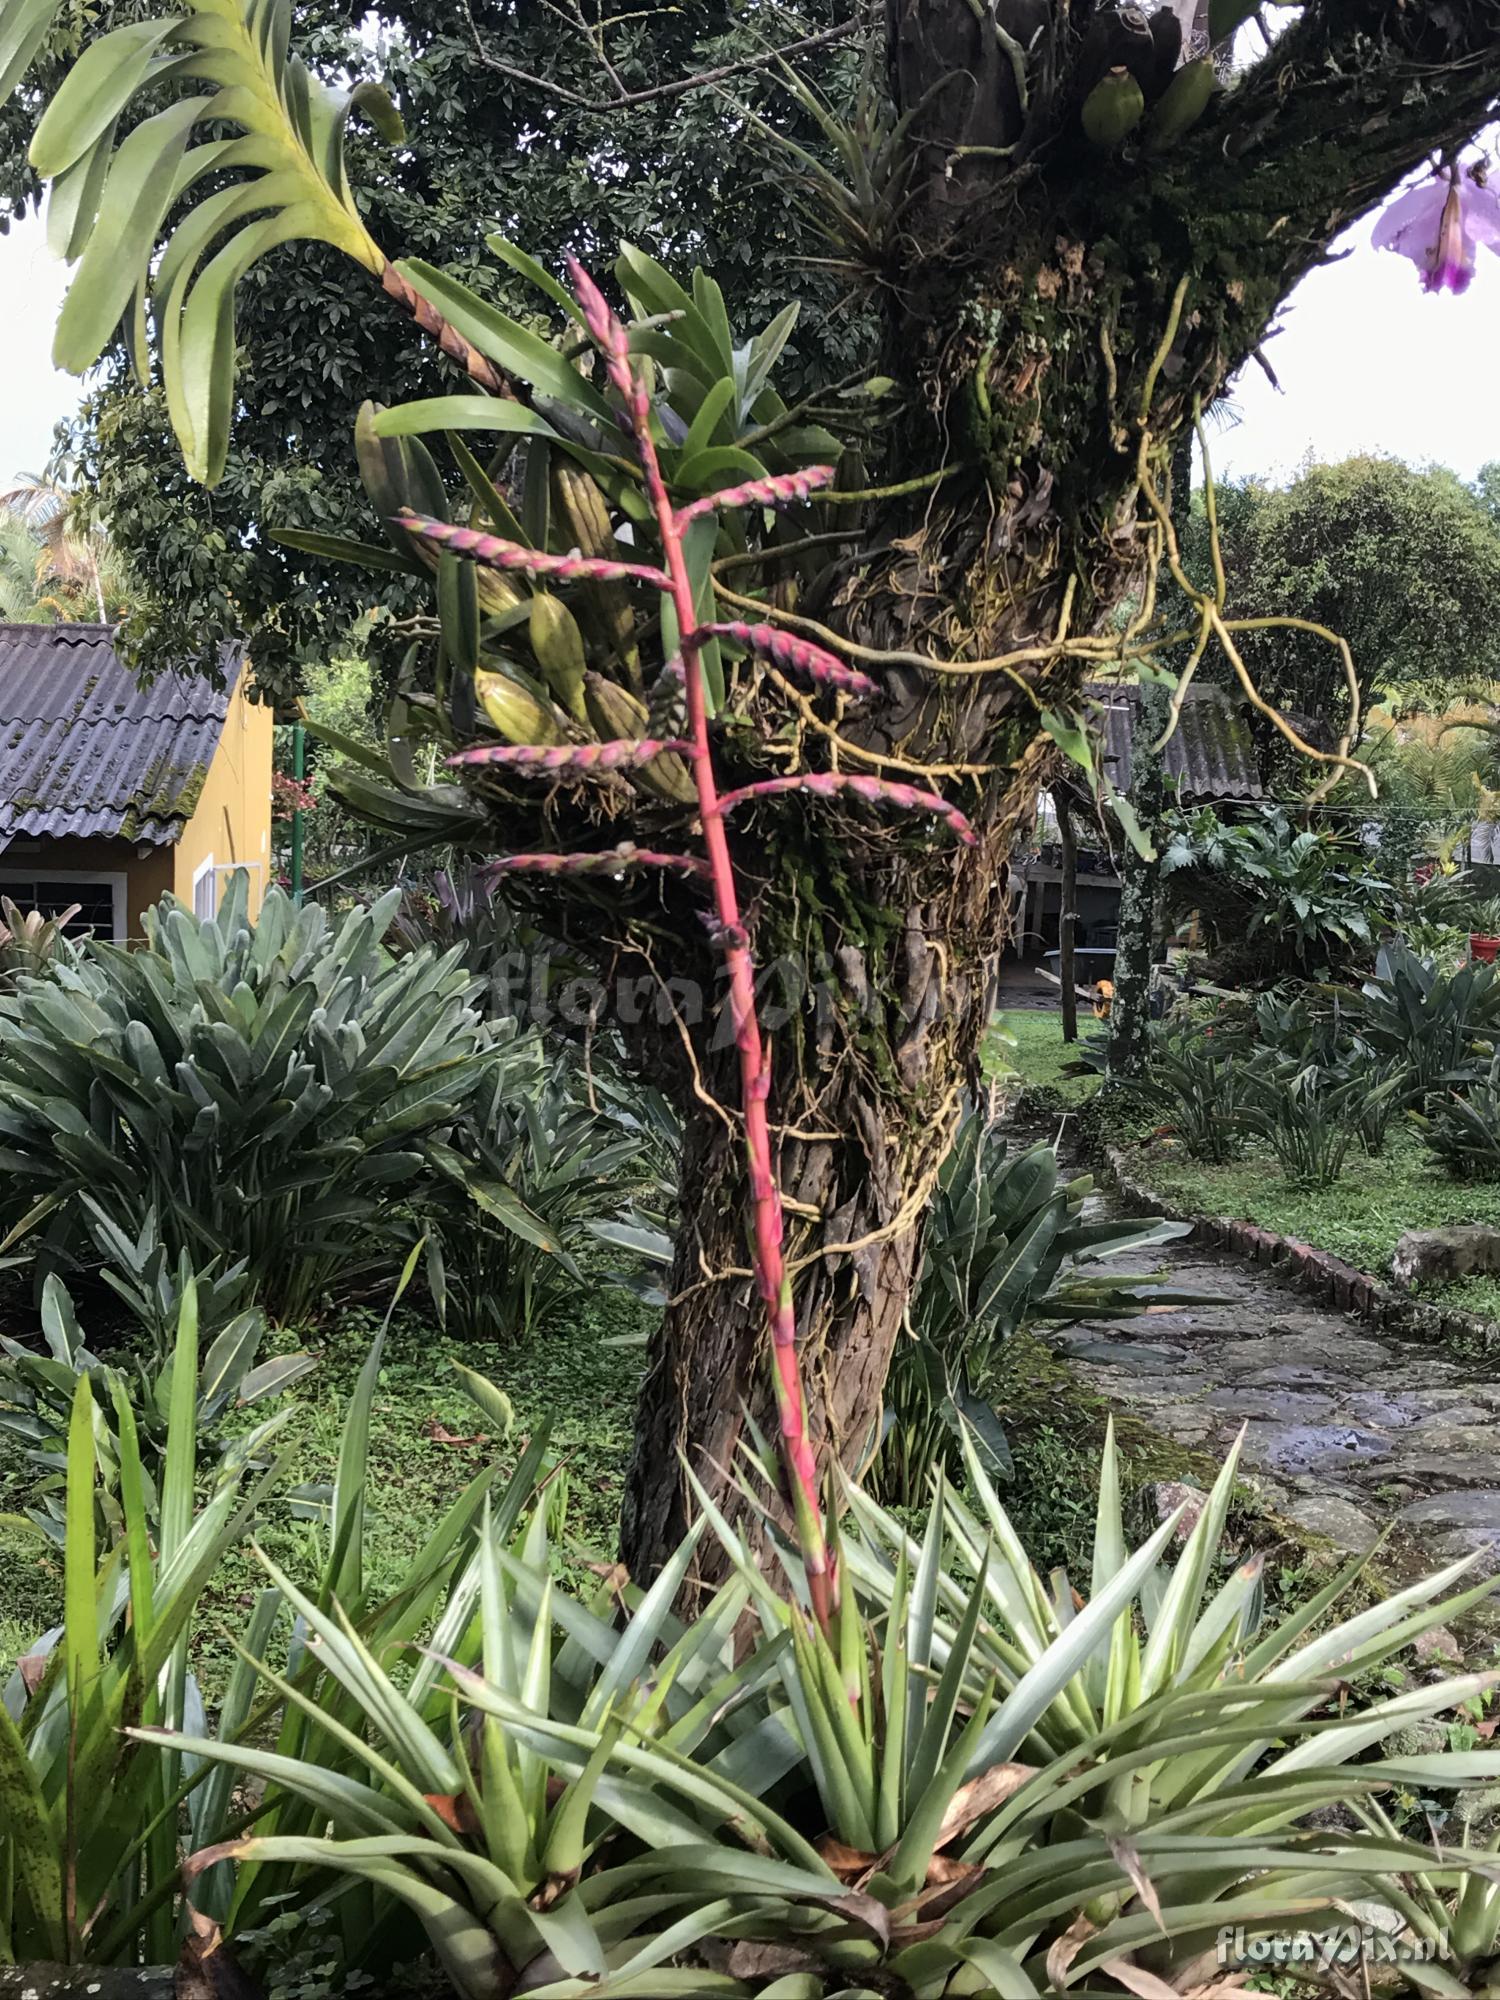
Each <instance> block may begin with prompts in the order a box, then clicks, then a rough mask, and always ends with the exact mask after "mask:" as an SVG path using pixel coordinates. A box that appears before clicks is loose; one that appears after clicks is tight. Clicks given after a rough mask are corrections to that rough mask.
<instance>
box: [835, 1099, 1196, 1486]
mask: <svg viewBox="0 0 1500 2000" xmlns="http://www.w3.org/2000/svg"><path fill="white" fill-rule="evenodd" d="M1006 1150H1007V1149H1006V1142H1005V1140H1004V1138H1003V1137H1002V1136H1001V1134H1000V1133H999V1132H998V1131H996V1130H995V1129H994V1128H993V1127H992V1126H990V1125H989V1124H988V1122H987V1120H986V1118H985V1117H984V1115H983V1113H982V1112H980V1111H978V1110H976V1109H972V1108H971V1109H969V1110H968V1111H966V1112H965V1114H964V1117H963V1120H962V1122H961V1123H960V1125H959V1129H958V1136H957V1139H956V1140H955V1142H954V1146H953V1150H952V1151H951V1152H950V1153H949V1155H948V1158H947V1159H946V1160H945V1161H944V1163H943V1168H942V1172H941V1174H940V1175H939V1178H938V1185H937V1189H936V1191H935V1194H934V1197H933V1201H932V1204H931V1207H930V1209H929V1211H928V1216H927V1225H926V1230H925V1233H924V1236H923V1249H922V1267H921V1270H920V1272H919V1273H918V1277H917V1283H916V1287H915V1290H914V1292H913V1296H912V1304H911V1310H910V1313H909V1314H908V1317H907V1325H906V1327H905V1329H904V1330H903V1334H902V1337H901V1339H900V1340H899V1342H898V1343H897V1347H896V1351H895V1354H894V1355H893V1357H892V1362H891V1372H890V1375H889V1377H888V1378H887V1382H886V1408H885V1412H884V1417H883V1422H882V1432H881V1438H880V1441H879V1445H878V1449H877V1450H876V1451H875V1452H874V1453H873V1454H872V1460H873V1462H872V1466H871V1485H872V1490H873V1491H875V1492H877V1493H878V1494H880V1496H881V1497H882V1498H883V1499H885V1500H886V1501H887V1502H888V1504H890V1505H892V1506H902V1507H913V1506H920V1505H921V1504H922V1501H923V1499H924V1497H925V1495H926V1493H927V1490H928V1487H929V1484H930V1481H931V1475H932V1472H933V1469H934V1468H935V1467H936V1466H938V1465H940V1464H944V1463H947V1462H949V1461H952V1460H955V1459H956V1454H957V1449H958V1441H959V1439H960V1437H961V1436H962V1434H963V1431H964V1427H965V1426H967V1427H968V1429H969V1432H970V1433H971V1434H972V1436H973V1438H974V1440H975V1447H976V1449H977V1450H978V1451H979V1452H980V1454H981V1456H982V1457H983V1459H984V1462H985V1464H986V1466H987V1467H988V1469H989V1471H990V1472H991V1474H993V1475H998V1476H999V1477H1002V1478H1008V1477H1009V1476H1010V1475H1011V1473H1012V1471H1013V1467H1012V1464H1011V1456H1010V1447H1009V1445H1008V1443H1007V1442H1006V1438H1005V1433H1004V1430H1003V1428H1002V1426H1001V1423H1000V1421H999V1419H998V1417H997V1416H996V1414H995V1411H994V1409H993V1408H992V1407H991V1404H992V1401H993V1398H994V1395H995V1392H996V1387H997V1381H998V1379H999V1378H1000V1374H1001V1370H1002V1368H1003V1360H1002V1353H1001V1350H1002V1349H1003V1347H1004V1346H1005V1343H1006V1342H1007V1341H1008V1340H1009V1339H1010V1338H1011V1337H1012V1335H1013V1334H1015V1333H1016V1332H1017V1331H1018V1330H1019V1329H1020V1328H1021V1327H1023V1326H1025V1325H1027V1324H1029V1323H1031V1322H1033V1321H1037V1320H1067V1319H1085V1318H1086V1319H1128V1318H1130V1317H1132V1316H1133V1315H1135V1314H1137V1313H1140V1312H1144V1311H1145V1309H1146V1307H1147V1306H1148V1305H1149V1304H1151V1303H1153V1302H1154V1301H1158V1300H1160V1299H1161V1298H1164V1297H1168V1296H1170V1297H1173V1298H1177V1297H1179V1295H1178V1294H1167V1293H1165V1292H1163V1291H1162V1290H1161V1288H1160V1287H1158V1286H1156V1285H1154V1284H1153V1283H1152V1282H1151V1281H1150V1279H1148V1278H1145V1277H1142V1276H1136V1275H1131V1274H1128V1273H1124V1274H1118V1275H1117V1274H1114V1273H1112V1272H1111V1273H1107V1274H1106V1273H1100V1272H1097V1271H1096V1270H1095V1269H1094V1266H1095V1265H1096V1263H1097V1262H1098V1260H1100V1259H1104V1258H1110V1257H1115V1256H1118V1255H1120V1254H1121V1253H1122V1252H1124V1251H1136V1250H1143V1249H1147V1248H1149V1247H1151V1246H1152V1245H1155V1244H1159V1243H1164V1242H1169V1241H1171V1240H1172V1239H1173V1238H1174V1237H1176V1236H1179V1235H1181V1234H1182V1231H1181V1229H1180V1228H1178V1227H1177V1226H1176V1225H1175V1224H1172V1223H1162V1222H1149V1221H1134V1220H1110V1221H1104V1220H1089V1221H1086V1220H1085V1219H1084V1205H1085V1203H1086V1201H1087V1199H1088V1196H1089V1193H1090V1191H1091V1189H1092V1187H1093V1182H1092V1180H1091V1179H1090V1178H1089V1176H1088V1175H1083V1176H1081V1177H1079V1178H1077V1179H1075V1180H1071V1181H1063V1180H1062V1179H1061V1178H1060V1176H1059V1173H1058V1161H1057V1154H1056V1152H1055V1151H1054V1150H1053V1148H1052V1147H1051V1146H1033V1147H1031V1148H1030V1149H1029V1150H1028V1151H1026V1152H1024V1153H1019V1154H1017V1155H1015V1156H1014V1157H1013V1158H1009V1159H1008V1158H1007V1157H1006Z"/></svg>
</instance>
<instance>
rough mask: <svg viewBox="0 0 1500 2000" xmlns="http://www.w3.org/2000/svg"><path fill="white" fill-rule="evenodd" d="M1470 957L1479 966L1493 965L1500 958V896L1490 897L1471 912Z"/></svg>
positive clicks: (1475, 906) (1477, 904)
mask: <svg viewBox="0 0 1500 2000" xmlns="http://www.w3.org/2000/svg"><path fill="white" fill-rule="evenodd" d="M1469 956H1470V958H1471V959H1473V960H1474V961H1475V963H1476V964H1478V965H1493V964H1494V962H1495V959H1496V957H1497V956H1500V896H1490V897H1488V898H1486V900H1485V901H1484V902H1482V903H1476V904H1475V905H1474V906H1473V908H1472V909H1471V910H1470V911H1469Z"/></svg>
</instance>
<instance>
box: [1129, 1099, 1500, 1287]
mask: <svg viewBox="0 0 1500 2000" xmlns="http://www.w3.org/2000/svg"><path fill="white" fill-rule="evenodd" d="M1135 1159H1136V1161H1137V1163H1138V1165H1139V1168H1140V1174H1141V1178H1142V1180H1144V1181H1145V1183H1146V1184H1147V1186H1149V1187H1151V1188H1154V1189H1155V1190H1156V1192H1157V1193H1159V1194H1163V1195H1166V1196H1167V1197H1168V1198H1169V1199H1170V1200H1173V1201H1177V1202H1180V1203H1181V1204H1182V1205H1183V1206H1184V1207H1186V1208H1192V1209H1196V1210H1198V1211H1199V1212H1200V1213H1204V1214H1209V1215H1227V1216H1231V1217H1233V1218H1234V1219H1235V1220H1236V1221H1241V1222H1253V1223H1255V1224H1257V1225H1258V1226H1259V1227H1260V1228H1262V1229H1272V1230H1275V1231H1276V1232H1277V1233H1278V1234H1279V1235H1282V1236H1296V1237H1299V1238H1300V1239H1301V1240H1302V1241H1303V1242H1305V1243H1313V1244H1316V1245H1317V1247H1318V1248H1319V1249H1320V1250H1331V1251H1332V1252H1333V1253H1334V1255H1335V1256H1338V1257H1342V1258H1343V1259H1344V1260H1345V1261H1346V1262H1347V1263H1350V1264H1353V1265H1355V1266H1356V1267H1357V1268H1358V1269H1359V1270H1362V1271H1371V1272H1374V1273H1375V1274H1376V1275H1377V1276H1381V1277H1384V1276H1387V1275H1388V1274H1389V1270H1390V1260H1391V1252H1392V1251H1393V1250H1394V1249H1395V1247H1396V1244H1397V1242H1398V1241H1399V1240H1400V1238H1401V1236H1402V1235H1403V1233H1404V1232H1405V1231H1406V1230H1408V1229H1442V1228H1447V1227H1449V1226H1450V1225H1452V1224H1454V1223H1460V1222H1482V1223H1487V1224H1491V1225H1493V1226H1495V1227H1500V1183H1497V1182H1482V1181H1456V1180H1450V1179H1449V1177H1448V1176H1447V1175H1446V1174H1444V1173H1443V1172H1441V1171H1440V1170H1438V1169H1436V1168H1434V1166H1433V1165H1432V1156H1431V1154H1430V1153H1428V1151H1427V1149H1426V1148H1425V1147H1424V1146H1423V1145H1422V1143H1421V1141H1420V1140H1419V1139H1418V1138H1417V1137H1416V1135H1415V1134H1414V1133H1409V1132H1393V1133H1392V1134H1391V1136H1390V1138H1389V1139H1388V1141H1387V1142H1386V1148H1385V1151H1384V1152H1383V1153H1381V1154H1379V1155H1378V1156H1377V1157H1375V1158H1374V1159H1371V1158H1370V1157H1369V1156H1368V1155H1366V1154H1364V1153H1362V1152H1358V1151H1354V1150H1351V1152H1350V1154H1349V1157H1348V1160H1347V1162H1346V1164H1345V1167H1344V1171H1343V1174H1342V1175H1341V1176H1340V1178H1339V1180H1338V1181H1337V1182H1336V1183H1335V1184H1334V1185H1333V1186H1332V1187H1330V1188H1313V1189H1308V1188H1296V1187H1292V1186H1290V1185H1289V1184H1288V1183H1287V1181H1286V1180H1285V1179H1284V1178H1283V1177H1282V1175H1281V1172H1280V1169H1279V1168H1278V1166H1277V1165H1276V1162H1275V1161H1274V1159H1272V1158H1271V1156H1270V1155H1269V1154H1268V1153H1265V1152H1263V1151H1260V1150H1258V1149H1255V1148H1247V1149H1246V1151H1245V1153H1244V1155H1243V1157H1242V1158H1240V1159H1237V1160H1230V1161H1229V1162H1228V1163H1227V1164H1225V1165H1224V1166H1210V1165H1208V1164H1207V1163H1206V1162H1205V1161H1202V1160H1195V1159H1193V1158H1192V1157H1191V1155H1189V1154H1188V1153H1186V1152H1184V1151H1183V1150H1182V1148H1181V1147H1180V1146H1177V1145H1175V1144H1173V1143H1172V1142H1171V1141H1170V1140H1157V1141H1155V1142H1153V1143H1150V1144H1147V1145H1145V1146H1143V1147H1141V1148H1139V1149H1138V1151H1137V1152H1136V1154H1135ZM1441 1297H1442V1299H1443V1301H1444V1303H1445V1304H1451V1305H1454V1306H1461V1307H1463V1308H1464V1309H1466V1310H1468V1311H1473V1312H1494V1313H1497V1314H1500V1285H1497V1284H1496V1282H1495V1280H1493V1279H1490V1278H1469V1279H1464V1280H1462V1281H1461V1282H1460V1283H1459V1284H1457V1285H1450V1286H1447V1287H1445V1288H1444V1290H1443V1291H1442V1293H1441Z"/></svg>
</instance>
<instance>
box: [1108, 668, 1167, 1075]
mask: <svg viewBox="0 0 1500 2000" xmlns="http://www.w3.org/2000/svg"><path fill="white" fill-rule="evenodd" d="M1168 708H1169V702H1168V697H1167V692H1166V690H1165V689H1164V688H1160V687H1143V688H1142V689H1141V691H1140V697H1139V699H1138V701H1137V703H1136V709H1135V719H1134V726H1133V730H1132V741H1131V752H1130V803H1131V805H1132V806H1133V807H1134V809H1135V816H1136V819H1137V821H1138V822H1139V824H1140V829H1141V832H1142V834H1143V835H1144V836H1145V838H1146V839H1147V840H1148V841H1150V842H1152V843H1153V845H1152V847H1151V850H1150V852H1149V854H1142V853H1141V851H1140V850H1139V848H1137V847H1135V846H1134V845H1132V844H1131V843H1128V842H1127V843H1126V847H1125V853H1124V858H1123V860H1122V862H1121V877H1120V929H1119V935H1118V938H1117V940H1116V944H1115V978H1114V988H1115V990H1114V997H1113V999H1112V1000H1111V1002H1110V1009H1109V1075H1110V1077H1111V1078H1118V1077H1127V1076H1141V1075H1143V1074H1144V1072H1145V1069H1146V1065H1147V1063H1148V1062H1149V1060H1150V1056H1151V968H1152V965H1153V964H1154V962H1155V959H1156V893H1157V888H1158V885H1159V883H1160V881H1161V860H1160V857H1159V855H1158V853H1157V851H1156V848H1155V845H1154V842H1155V838H1156V834H1157V831H1158V828H1159V826H1160V822H1161V815H1162V808H1163V806H1164V805H1165V803H1166V774H1165V769H1164V766H1163V763H1162V756H1161V752H1160V751H1159V750H1157V749H1156V748H1155V745H1156V743H1157V741H1158V740H1159V738H1160V736H1161V733H1162V730H1163V729H1164V728H1165V727H1166V724H1167V715H1168Z"/></svg>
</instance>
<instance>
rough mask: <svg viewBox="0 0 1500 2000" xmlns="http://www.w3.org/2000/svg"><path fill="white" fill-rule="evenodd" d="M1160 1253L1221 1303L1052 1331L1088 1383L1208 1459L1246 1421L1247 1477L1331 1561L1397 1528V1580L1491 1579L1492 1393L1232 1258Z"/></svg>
mask: <svg viewBox="0 0 1500 2000" xmlns="http://www.w3.org/2000/svg"><path fill="white" fill-rule="evenodd" d="M1161 1255H1162V1261H1163V1263H1164V1264H1165V1265H1166V1266H1167V1267H1168V1271H1169V1275H1170V1281H1171V1283H1172V1284H1173V1285H1175V1286H1178V1287H1184V1288H1189V1289H1191V1290H1194V1291H1202V1292H1214V1293H1216V1294H1218V1295H1220V1296H1221V1298H1222V1301H1223V1302H1222V1303H1221V1304H1216V1305H1212V1306H1188V1307H1183V1308H1181V1309H1178V1310H1169V1311H1165V1312H1152V1313H1150V1314H1148V1315H1146V1316H1144V1317H1143V1318H1141V1319H1138V1320H1132V1321H1126V1322H1124V1323H1120V1322H1109V1323H1104V1324H1098V1325H1093V1326H1089V1325H1080V1326H1074V1327H1065V1328H1060V1329H1056V1330H1054V1331H1052V1332H1051V1333H1049V1334H1048V1336H1047V1337H1048V1338H1049V1339H1050V1340H1051V1342H1052V1344H1053V1345H1054V1347H1055V1348H1056V1349H1057V1350H1058V1351H1059V1352H1060V1353H1062V1354H1065V1355H1066V1356H1067V1357H1068V1358H1069V1360H1070V1361H1071V1363H1072V1364H1073V1365H1074V1366H1075V1367H1076V1369H1077V1372H1078V1374H1079V1375H1080V1376H1081V1377H1082V1378H1083V1379H1084V1380H1085V1381H1086V1382H1087V1383H1088V1384H1089V1386H1090V1387H1092V1388H1094V1389H1096V1390H1098V1391H1099V1392H1100V1393H1101V1394H1103V1395H1105V1396H1107V1397H1108V1398H1109V1399H1110V1401H1111V1402H1113V1403H1115V1404H1117V1405H1119V1406H1122V1407H1126V1408H1130V1409H1132V1410H1134V1412H1135V1413H1136V1414H1137V1415H1138V1416H1140V1417H1141V1418H1143V1419H1144V1420H1145V1421H1147V1422H1149V1423H1150V1424H1151V1425H1152V1427H1153V1428H1154V1429H1156V1430H1157V1431H1159V1432H1161V1433H1162V1434H1163V1435H1165V1436H1167V1437H1170V1438H1173V1439H1175V1440H1177V1441H1178V1442H1179V1443H1181V1444H1184V1445H1188V1446H1192V1447H1194V1448H1195V1449H1199V1450H1206V1451H1208V1452H1210V1453H1213V1454H1220V1453H1222V1452H1223V1451H1224V1450H1225V1449H1227V1447H1228V1446H1229V1445H1230V1443H1232V1441H1233V1439H1234V1436H1235V1434H1236V1432H1237V1431H1238V1430H1239V1428H1240V1426H1241V1424H1245V1425H1247V1427H1248V1428H1247V1431H1246V1437H1245V1452H1244V1458H1243V1460H1242V1465H1243V1468H1244V1470H1245V1472H1246V1473H1247V1474H1249V1475H1251V1476H1252V1477H1253V1483H1254V1485H1255V1486H1256V1487H1257V1489H1258V1490H1259V1491H1260V1492H1261V1493H1262V1494H1263V1495H1264V1497H1265V1500H1266V1502H1267V1504H1268V1505H1269V1506H1270V1507H1272V1508H1273V1509H1274V1510H1275V1511H1276V1512H1277V1513H1279V1514H1282V1515H1284V1516H1285V1517H1286V1518H1287V1519H1289V1520H1291V1521H1293V1522H1294V1523H1296V1525H1297V1526H1298V1527H1299V1528H1301V1529H1303V1530H1305V1531H1306V1532H1308V1533H1310V1534H1314V1535H1318V1536H1322V1537H1325V1538H1326V1539H1327V1540H1328V1541H1330V1542H1332V1543H1333V1544H1334V1545H1335V1546H1336V1547H1337V1548H1339V1549H1342V1550H1346V1551H1351V1552H1352V1551H1354V1550H1358V1549H1364V1548H1367V1547H1368V1546H1369V1545H1370V1543H1371V1542H1372V1541H1374V1540H1375V1538H1376V1536H1377V1534H1378V1533H1379V1532H1380V1531H1381V1530H1382V1529H1383V1528H1385V1527H1386V1526H1388V1525H1391V1524H1394V1525H1395V1527H1396V1530H1397V1538H1396V1545H1395V1546H1394V1547H1393V1550H1392V1554H1393V1557H1394V1559H1395V1562H1396V1565H1397V1566H1398V1567H1399V1568H1400V1569H1402V1570H1403V1571H1405V1570H1408V1569H1411V1568H1414V1567H1421V1568H1427V1569H1430V1568H1435V1567H1436V1566H1437V1565H1438V1564H1439V1563H1440V1562H1442V1561H1444V1560H1448V1559H1451V1558H1453V1557H1455V1556H1458V1555H1462V1554H1464V1553H1466V1552H1467V1551H1469V1550H1471V1549H1475V1548H1478V1547H1481V1546H1488V1547H1490V1548H1491V1549H1492V1554H1491V1556H1490V1558H1489V1559H1488V1564H1487V1567H1488V1568H1489V1570H1491V1571H1495V1570H1500V1382H1493V1381H1487V1380H1478V1379H1476V1375H1477V1373H1478V1370H1477V1369H1476V1368H1475V1367H1474V1366H1473V1365H1472V1364H1471V1365H1469V1366H1467V1367H1466V1366H1465V1365H1463V1364H1461V1363H1460V1362H1457V1361H1454V1360H1450V1359H1448V1358H1446V1357H1444V1356H1443V1355H1442V1354H1441V1353H1440V1352H1437V1351H1435V1350H1433V1349H1432V1348H1430V1347H1427V1346H1424V1345H1421V1344H1419V1343H1415V1342H1411V1341H1407V1340H1403V1339H1400V1338H1398V1337H1397V1336H1395V1335H1393V1334H1391V1333H1389V1332H1387V1331H1385V1330H1384V1329H1379V1330H1373V1329H1371V1328H1370V1327H1369V1326H1368V1325H1367V1324H1366V1323H1365V1322H1364V1321H1362V1320H1357V1319H1351V1318H1346V1317H1344V1316H1343V1315H1341V1314H1339V1313H1337V1312H1335V1311H1333V1310H1331V1309H1330V1308H1327V1307H1324V1306H1319V1305H1315V1304H1313V1303H1311V1302H1310V1301H1308V1300H1307V1299H1306V1298H1305V1297H1302V1296H1300V1295H1299V1294H1298V1293H1296V1292H1294V1291H1293V1290H1291V1289H1290V1287H1287V1286H1283V1285H1279V1284H1277V1283H1276V1282H1275V1281H1274V1280H1273V1279H1271V1278H1269V1277H1267V1276H1266V1275H1265V1274H1264V1273H1263V1272H1261V1271H1259V1270H1257V1269H1255V1268H1253V1267H1247V1266H1245V1265H1243V1264H1241V1263H1240V1262H1239V1261H1238V1260H1237V1259H1234V1258H1230V1257H1226V1256H1223V1255H1221V1254H1219V1253H1217V1252H1214V1251H1211V1250H1205V1249H1203V1248H1201V1247H1199V1246H1197V1245H1193V1244H1179V1245H1172V1246H1170V1247H1169V1248H1168V1249H1167V1250H1166V1251H1165V1252H1164V1253H1161Z"/></svg>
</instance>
